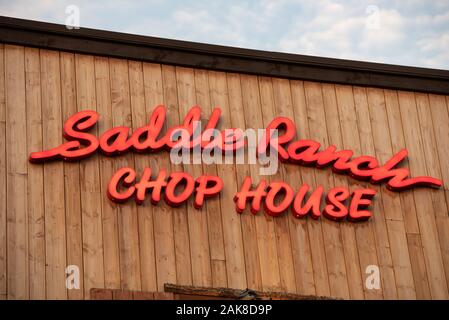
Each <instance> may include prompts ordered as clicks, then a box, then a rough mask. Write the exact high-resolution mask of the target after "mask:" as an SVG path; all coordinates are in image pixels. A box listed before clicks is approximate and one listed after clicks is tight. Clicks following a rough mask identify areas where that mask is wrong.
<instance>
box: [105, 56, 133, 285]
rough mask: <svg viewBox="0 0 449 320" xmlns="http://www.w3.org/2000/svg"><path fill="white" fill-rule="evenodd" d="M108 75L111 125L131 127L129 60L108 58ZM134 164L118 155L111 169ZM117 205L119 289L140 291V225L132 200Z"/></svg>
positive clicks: (130, 156)
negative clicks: (109, 78) (109, 80)
mask: <svg viewBox="0 0 449 320" xmlns="http://www.w3.org/2000/svg"><path fill="white" fill-rule="evenodd" d="M109 68H110V77H111V102H112V122H113V125H114V126H126V127H130V128H131V127H132V115H131V101H130V89H129V75H128V61H127V60H122V59H110V60H109ZM123 167H131V168H132V167H134V156H133V154H132V153H128V154H126V155H122V156H118V157H117V158H116V159H115V162H114V169H115V170H118V169H119V168H123ZM117 207H118V218H119V241H120V242H119V243H120V276H121V287H122V289H128V290H140V289H141V276H140V256H139V225H138V220H137V209H136V204H135V202H134V201H129V202H128V203H126V204H124V205H120V206H117Z"/></svg>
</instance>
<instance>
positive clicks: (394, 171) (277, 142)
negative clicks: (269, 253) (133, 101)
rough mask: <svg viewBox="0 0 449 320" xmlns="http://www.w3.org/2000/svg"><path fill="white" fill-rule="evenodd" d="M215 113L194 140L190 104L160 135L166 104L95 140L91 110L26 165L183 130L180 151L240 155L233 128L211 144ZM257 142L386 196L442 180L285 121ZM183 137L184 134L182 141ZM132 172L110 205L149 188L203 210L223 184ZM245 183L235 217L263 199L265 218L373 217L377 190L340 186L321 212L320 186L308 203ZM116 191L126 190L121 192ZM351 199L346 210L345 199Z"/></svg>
mask: <svg viewBox="0 0 449 320" xmlns="http://www.w3.org/2000/svg"><path fill="white" fill-rule="evenodd" d="M220 115H221V109H220V108H215V109H214V111H213V112H212V115H211V117H210V118H209V121H208V123H207V126H206V128H205V129H206V130H205V131H204V132H203V133H202V134H201V135H200V136H198V137H195V136H194V134H193V133H194V132H195V129H196V128H195V127H194V123H197V122H199V121H200V120H201V108H200V107H198V106H195V107H192V108H191V109H190V111H189V112H188V114H187V115H186V116H185V118H184V121H183V124H182V125H180V126H175V127H172V128H169V129H168V130H167V131H166V132H165V133H163V132H162V128H163V127H164V123H165V117H166V109H165V107H164V106H158V107H156V108H155V110H154V111H153V113H152V114H151V116H150V119H149V122H148V124H147V125H146V126H143V127H141V128H138V129H137V130H135V131H134V132H133V133H132V134H130V128H128V127H123V126H120V127H115V128H112V129H109V130H107V131H106V132H104V133H103V134H102V135H101V136H100V137H99V138H97V137H96V136H95V135H92V134H90V133H88V131H89V130H90V129H92V128H93V126H94V125H95V124H96V123H97V121H98V119H99V115H98V113H97V112H95V111H80V112H78V113H76V114H74V115H73V116H71V117H70V118H69V119H68V120H67V121H66V122H65V124H64V136H65V138H66V139H67V140H68V141H67V142H65V143H63V144H61V145H60V146H58V147H55V148H53V149H49V150H45V151H40V152H32V153H31V154H30V157H29V160H30V161H31V162H44V161H48V160H55V159H61V160H64V161H77V160H81V159H84V158H87V157H89V156H91V155H93V154H94V153H95V152H97V150H100V151H101V152H102V153H103V154H105V155H106V156H115V155H120V154H123V153H125V152H128V151H135V152H140V153H141V152H148V153H152V152H158V151H160V150H162V149H165V150H170V149H171V148H173V147H174V146H175V145H176V144H177V143H179V141H178V140H179V138H176V139H175V137H176V136H177V134H178V133H180V132H181V131H182V132H183V133H185V132H187V134H188V135H189V137H187V140H185V141H188V143H187V144H184V145H183V147H185V148H188V149H191V150H192V149H193V148H198V147H199V148H201V149H208V148H218V149H219V150H221V151H222V152H226V151H228V150H232V151H235V150H239V149H241V148H243V147H245V144H246V143H245V139H244V138H243V136H242V135H241V132H240V131H239V130H237V129H235V130H231V134H229V130H223V131H221V139H214V138H213V136H212V135H211V134H210V130H211V129H215V128H216V126H217V123H218V120H219V118H220ZM273 129H277V130H280V129H282V130H283V134H282V135H280V136H278V137H274V136H273V135H271V132H273ZM264 132H265V133H264V136H263V137H262V139H261V141H260V142H259V144H258V148H257V152H258V154H259V155H260V154H262V153H264V152H266V151H267V149H268V148H275V149H276V151H277V152H278V155H279V158H280V159H281V161H283V162H288V163H293V164H299V165H305V166H315V167H317V168H320V169H321V168H325V167H331V168H332V170H333V171H334V172H336V173H339V174H347V175H349V176H351V177H352V178H354V179H358V180H361V181H369V182H370V183H372V184H378V183H381V182H386V185H387V188H388V189H390V190H392V191H402V190H405V189H409V188H413V187H435V188H439V187H441V186H442V181H441V180H439V179H436V178H433V177H428V176H422V177H414V178H411V177H409V170H408V169H407V168H396V166H397V165H398V164H399V163H400V162H401V161H402V160H404V159H405V158H406V157H407V154H408V152H407V150H406V149H402V150H401V151H399V152H398V153H397V154H395V155H394V156H393V157H392V158H391V159H390V160H388V161H387V162H385V163H384V164H379V162H378V161H377V159H376V158H374V157H372V156H366V155H365V156H363V155H362V156H357V157H354V158H353V152H352V151H351V150H340V151H338V150H337V148H336V147H335V146H330V147H328V148H326V149H324V150H320V147H321V145H320V143H319V142H317V141H313V140H302V139H301V140H294V139H295V136H296V130H295V124H294V122H293V121H292V120H291V119H289V118H286V117H277V118H275V119H273V120H272V121H271V122H270V124H269V125H268V127H267V128H266V130H265V131H264ZM184 138H185V137H184ZM135 182H136V173H135V171H134V170H133V169H131V168H122V169H120V170H118V171H117V172H116V173H115V174H114V176H113V177H112V179H111V181H110V183H109V186H108V196H109V198H110V199H111V200H113V201H116V202H124V201H126V200H128V199H130V198H131V197H133V196H134V198H135V201H136V202H137V203H138V204H141V203H142V202H143V201H144V198H145V195H146V193H147V191H149V190H150V191H151V202H152V203H153V204H156V203H158V202H159V201H160V199H161V195H162V192H163V193H164V199H165V201H166V202H167V203H168V204H169V205H172V206H179V205H181V204H182V203H184V202H185V201H187V199H189V197H190V196H192V195H193V194H194V195H195V201H194V205H195V207H197V208H201V207H202V205H203V203H204V199H205V198H207V197H212V196H216V195H218V194H219V193H220V191H221V190H222V188H223V181H222V180H221V179H220V178H219V177H216V176H201V177H199V178H197V179H196V180H195V179H194V178H193V177H192V176H190V175H189V174H187V173H183V172H174V173H171V174H170V175H169V176H167V173H166V171H165V170H164V169H161V170H160V172H159V173H158V176H157V177H156V179H152V177H151V169H149V168H147V169H145V171H144V172H143V174H142V177H141V178H140V180H139V182H138V183H135ZM251 183H252V181H251V178H249V177H247V178H246V179H245V181H244V183H243V185H242V187H241V190H240V191H239V192H237V193H236V195H235V197H234V200H235V202H236V210H237V212H240V213H241V212H242V211H243V210H244V209H245V208H246V205H247V204H248V203H250V207H251V211H252V212H253V213H254V214H256V213H257V212H259V211H260V209H261V204H262V202H263V204H264V209H265V211H266V213H267V214H269V215H272V216H278V215H280V214H282V213H283V212H285V211H287V210H288V209H289V208H291V211H292V214H293V215H294V216H295V217H297V218H301V217H304V216H306V215H308V214H310V215H311V217H312V218H318V217H320V215H321V212H322V213H323V215H324V216H325V217H327V218H329V219H332V220H342V219H344V218H346V217H347V218H348V219H349V220H351V221H360V220H367V219H369V217H370V216H371V213H370V212H369V211H367V210H364V208H365V207H367V206H368V205H369V204H370V203H371V199H372V198H373V197H374V195H375V194H376V191H375V190H371V189H359V190H355V191H354V192H353V193H352V195H351V197H350V194H349V191H348V190H347V189H346V188H343V187H337V188H333V189H331V190H330V191H329V192H328V194H327V196H326V198H325V199H326V205H325V207H324V209H323V211H321V208H320V204H321V198H322V196H323V188H322V187H318V188H317V189H316V190H314V191H313V192H312V194H311V195H310V196H309V197H308V199H307V200H306V196H307V192H308V189H309V186H308V185H306V184H304V185H303V186H301V187H300V188H299V190H298V191H297V192H296V193H295V191H294V190H293V189H292V187H291V186H290V185H288V184H287V183H285V182H281V181H276V182H272V183H271V184H269V185H267V183H266V181H265V180H261V181H260V182H259V184H258V185H257V186H256V188H255V189H252V186H251ZM179 186H182V187H183V191H182V192H181V193H175V189H176V188H178V189H179ZM119 189H125V190H122V191H119ZM279 195H283V198H282V201H280V202H276V203H275V198H276V197H278V196H279ZM349 198H351V201H350V205H349V208H347V207H346V206H345V205H344V202H345V201H346V200H347V199H349Z"/></svg>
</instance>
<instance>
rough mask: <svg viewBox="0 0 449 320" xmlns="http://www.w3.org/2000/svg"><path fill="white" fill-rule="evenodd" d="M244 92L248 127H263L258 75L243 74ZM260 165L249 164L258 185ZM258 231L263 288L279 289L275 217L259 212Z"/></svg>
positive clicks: (255, 183)
mask: <svg viewBox="0 0 449 320" xmlns="http://www.w3.org/2000/svg"><path fill="white" fill-rule="evenodd" d="M241 85H242V92H244V93H245V94H243V110H244V113H245V125H246V128H254V129H262V128H263V119H262V114H261V109H260V108H261V106H260V92H259V85H258V80H257V77H255V76H247V75H241ZM259 167H260V166H259V165H255V164H253V165H249V168H250V176H251V178H252V181H253V184H254V185H257V184H258V183H259V182H260V180H262V178H261V177H260V175H259ZM255 221H256V233H257V242H258V250H259V259H260V269H261V276H262V288H263V290H266V291H279V289H280V287H281V279H280V271H279V262H278V253H277V245H276V236H275V224H274V221H273V217H271V216H268V215H266V214H265V213H264V212H259V214H257V215H256V216H255Z"/></svg>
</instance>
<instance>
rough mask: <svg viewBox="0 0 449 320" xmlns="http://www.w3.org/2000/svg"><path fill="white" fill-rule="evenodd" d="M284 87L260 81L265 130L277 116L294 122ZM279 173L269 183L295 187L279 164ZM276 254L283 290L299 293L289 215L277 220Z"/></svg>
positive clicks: (268, 79)
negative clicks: (285, 117)
mask: <svg viewBox="0 0 449 320" xmlns="http://www.w3.org/2000/svg"><path fill="white" fill-rule="evenodd" d="M285 84H286V85H287V86H289V82H288V81H287V80H279V79H273V80H272V79H271V78H267V77H260V78H259V90H260V97H261V108H262V109H261V112H262V118H263V127H264V128H266V127H267V126H268V124H269V123H270V122H271V120H272V119H274V118H275V117H276V116H277V115H280V116H288V117H290V118H291V115H290V112H288V111H287V110H291V108H289V107H288V106H289V105H291V102H290V101H289V97H290V92H289V91H287V90H285V89H286V88H285ZM277 165H278V167H277V172H276V173H275V174H274V175H271V176H265V177H264V178H267V180H268V181H275V180H281V181H286V182H288V183H290V185H293V186H294V184H292V181H290V179H288V180H287V179H286V177H287V173H286V170H285V166H284V165H282V164H281V163H280V161H278V163H277ZM291 177H292V176H289V178H291ZM274 222H275V231H276V242H277V252H278V261H279V274H280V277H281V290H282V291H285V292H296V279H295V271H294V263H293V256H292V251H293V250H292V244H291V238H290V214H289V213H285V214H283V215H282V216H279V217H277V218H276V219H274Z"/></svg>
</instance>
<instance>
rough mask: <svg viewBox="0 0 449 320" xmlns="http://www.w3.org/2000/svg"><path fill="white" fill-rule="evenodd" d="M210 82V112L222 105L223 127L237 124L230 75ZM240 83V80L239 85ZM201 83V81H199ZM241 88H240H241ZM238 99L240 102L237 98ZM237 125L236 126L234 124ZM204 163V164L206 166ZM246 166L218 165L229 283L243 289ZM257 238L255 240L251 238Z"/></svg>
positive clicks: (216, 75)
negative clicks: (239, 207)
mask: <svg viewBox="0 0 449 320" xmlns="http://www.w3.org/2000/svg"><path fill="white" fill-rule="evenodd" d="M207 74H208V78H209V85H208V86H207V87H206V88H207V90H210V103H209V105H210V106H209V107H208V109H209V110H208V111H209V112H208V113H207V114H208V115H210V114H211V112H212V108H213V107H216V106H219V107H221V110H222V114H221V129H225V128H231V127H234V126H233V125H232V112H231V111H230V105H231V103H232V102H231V100H232V99H233V97H231V96H230V92H229V90H228V85H227V79H226V74H225V73H222V72H212V71H209V72H208V73H207ZM239 84H240V82H239V83H238V85H239ZM197 85H201V83H197ZM239 88H240V87H239ZM233 102H237V101H235V100H234V101H233ZM234 128H235V127H234ZM205 166H206V165H204V166H203V167H205ZM240 166H243V165H237V164H236V165H233V164H226V163H222V164H220V165H217V173H218V175H219V176H220V177H221V178H222V179H223V182H224V185H225V186H226V187H225V188H223V191H222V193H221V196H220V200H221V201H220V205H221V208H220V210H221V223H222V225H223V234H224V240H223V241H224V249H225V257H226V271H227V278H228V286H229V287H231V288H238V289H243V288H246V285H247V276H248V274H247V272H246V270H245V253H244V252H245V250H244V243H245V239H244V237H245V236H248V237H249V236H250V235H245V234H242V225H241V217H240V216H239V215H238V214H237V213H236V212H235V209H234V202H233V197H234V192H236V191H237V190H238V187H239V186H238V185H237V182H236V172H237V171H238V168H237V167H240ZM247 241H248V242H249V241H254V239H248V240H247Z"/></svg>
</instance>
